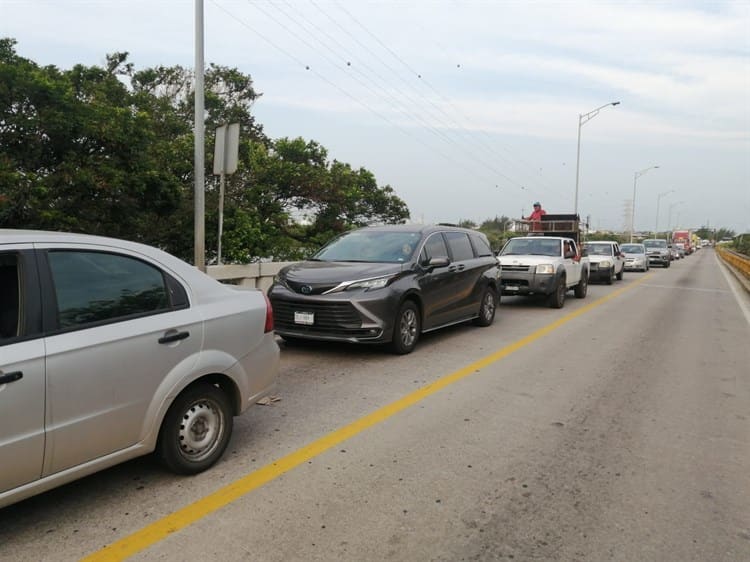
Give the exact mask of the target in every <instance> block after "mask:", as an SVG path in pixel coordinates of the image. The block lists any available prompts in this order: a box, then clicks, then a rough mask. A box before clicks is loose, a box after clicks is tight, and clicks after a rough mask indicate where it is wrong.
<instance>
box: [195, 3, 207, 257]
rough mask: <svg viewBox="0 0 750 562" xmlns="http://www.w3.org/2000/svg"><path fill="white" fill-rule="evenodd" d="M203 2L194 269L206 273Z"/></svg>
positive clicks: (198, 42) (198, 7)
mask: <svg viewBox="0 0 750 562" xmlns="http://www.w3.org/2000/svg"><path fill="white" fill-rule="evenodd" d="M203 69H204V62H203V0H195V71H194V72H195V115H194V117H195V125H194V137H195V145H194V156H195V162H194V165H195V168H194V176H195V188H194V193H193V196H194V199H195V213H194V221H195V267H197V268H198V269H200V270H201V271H206V180H205V177H204V173H205V172H204V169H205V159H206V155H205V145H204V139H205V135H206V132H205V128H206V127H205V123H204V121H203V120H204V113H205V101H204V98H203V90H204V82H203Z"/></svg>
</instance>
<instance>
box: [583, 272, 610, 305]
mask: <svg viewBox="0 0 750 562" xmlns="http://www.w3.org/2000/svg"><path fill="white" fill-rule="evenodd" d="M607 284H610V285H611V284H612V277H611V276H610V278H609V281H607ZM588 292H589V273H588V271H581V280H580V281H579V282H578V285H576V288H575V289H574V291H573V293H574V294H575V296H576V298H577V299H585V298H586V294H587V293H588Z"/></svg>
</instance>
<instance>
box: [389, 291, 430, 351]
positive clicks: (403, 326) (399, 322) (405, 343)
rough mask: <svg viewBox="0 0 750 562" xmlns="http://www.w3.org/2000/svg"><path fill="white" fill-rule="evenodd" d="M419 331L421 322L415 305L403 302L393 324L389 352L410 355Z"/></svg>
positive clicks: (412, 302) (407, 301)
mask: <svg viewBox="0 0 750 562" xmlns="http://www.w3.org/2000/svg"><path fill="white" fill-rule="evenodd" d="M421 331H422V321H421V318H420V316H419V309H418V308H417V305H416V304H414V301H412V300H406V301H404V302H403V303H402V304H401V307H400V308H399V309H398V314H396V321H395V323H394V324H393V339H392V340H391V351H392V352H393V353H395V354H397V355H406V354H407V353H411V352H412V351H413V350H414V347H415V346H416V345H417V340H419V334H420V333H421Z"/></svg>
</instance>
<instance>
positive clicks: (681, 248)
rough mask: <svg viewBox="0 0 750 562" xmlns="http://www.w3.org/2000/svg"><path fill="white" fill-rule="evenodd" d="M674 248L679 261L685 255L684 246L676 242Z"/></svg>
mask: <svg viewBox="0 0 750 562" xmlns="http://www.w3.org/2000/svg"><path fill="white" fill-rule="evenodd" d="M674 247H675V248H677V254H678V255H679V259H682V258H684V257H685V256H686V255H687V253H686V251H685V244H683V243H682V242H677V243H676V244H674Z"/></svg>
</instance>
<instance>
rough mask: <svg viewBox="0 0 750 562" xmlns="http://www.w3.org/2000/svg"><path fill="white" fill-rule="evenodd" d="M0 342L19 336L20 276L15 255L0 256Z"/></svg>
mask: <svg viewBox="0 0 750 562" xmlns="http://www.w3.org/2000/svg"><path fill="white" fill-rule="evenodd" d="M0 296H1V297H2V298H0V342H2V341H3V340H7V339H10V338H15V337H17V336H19V335H20V330H21V275H20V267H19V265H18V256H17V255H16V254H0Z"/></svg>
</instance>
